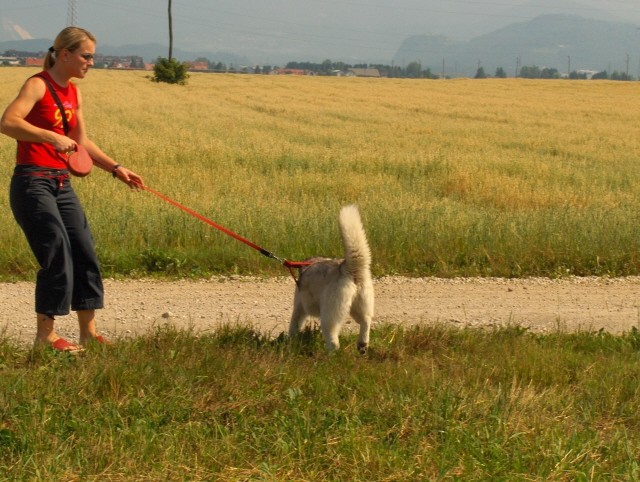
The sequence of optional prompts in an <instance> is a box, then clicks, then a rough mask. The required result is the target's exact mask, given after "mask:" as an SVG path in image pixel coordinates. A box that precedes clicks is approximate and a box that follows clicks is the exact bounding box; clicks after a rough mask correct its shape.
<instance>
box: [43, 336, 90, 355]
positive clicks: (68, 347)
mask: <svg viewBox="0 0 640 482" xmlns="http://www.w3.org/2000/svg"><path fill="white" fill-rule="evenodd" d="M49 346H50V347H51V348H53V349H54V350H55V351H67V352H70V353H77V352H81V351H83V350H84V348H82V347H81V346H79V345H76V344H75V343H70V342H68V341H67V340H65V339H64V338H58V339H57V340H56V341H54V342H53V343H51V344H50V345H49Z"/></svg>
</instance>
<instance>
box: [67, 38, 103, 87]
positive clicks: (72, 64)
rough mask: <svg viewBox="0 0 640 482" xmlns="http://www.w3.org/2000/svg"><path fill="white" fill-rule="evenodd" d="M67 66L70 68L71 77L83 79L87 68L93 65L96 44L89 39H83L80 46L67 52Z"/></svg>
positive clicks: (87, 70)
mask: <svg viewBox="0 0 640 482" xmlns="http://www.w3.org/2000/svg"><path fill="white" fill-rule="evenodd" d="M67 53H68V55H67V57H66V58H67V60H68V64H67V66H68V67H69V69H70V74H71V77H77V78H79V79H83V78H84V77H85V75H87V72H89V69H90V68H91V67H93V56H94V55H95V53H96V44H95V43H94V42H92V41H91V40H85V41H84V42H82V43H81V44H80V47H78V48H77V49H75V50H73V51H70V50H69V51H68V52H67Z"/></svg>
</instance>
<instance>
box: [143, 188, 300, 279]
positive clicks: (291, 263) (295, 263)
mask: <svg viewBox="0 0 640 482" xmlns="http://www.w3.org/2000/svg"><path fill="white" fill-rule="evenodd" d="M136 184H137V185H138V187H139V188H140V189H144V190H145V191H148V192H150V193H151V194H153V195H154V196H156V197H159V198H160V199H162V200H163V201H166V202H168V203H169V204H173V205H174V206H176V207H177V208H180V209H182V210H183V211H184V212H186V213H187V214H190V215H191V216H193V217H195V218H197V219H199V220H200V221H202V222H203V223H206V224H208V225H210V226H213V227H214V228H216V229H218V230H219V231H222V232H223V233H225V234H228V235H229V236H231V237H232V238H235V239H237V240H238V241H240V242H242V243H244V244H246V245H247V246H249V247H251V248H253V249H255V250H256V251H258V252H259V253H260V254H262V255H264V256H266V257H267V258H271V259H275V260H277V261H279V262H280V263H281V264H282V265H283V266H285V267H286V268H288V269H289V272H290V273H291V276H292V277H293V279H294V281H295V282H296V284H298V280H297V278H296V277H295V275H294V273H293V269H295V268H297V269H301V268H304V267H305V266H309V265H311V264H313V263H310V262H307V261H288V260H286V259H282V258H279V257H278V256H276V255H275V254H273V253H272V252H270V251H267V250H266V249H264V248H262V247H260V246H258V245H257V244H255V243H252V242H251V241H249V240H248V239H246V238H243V237H242V236H240V235H239V234H236V233H234V232H233V231H231V230H230V229H227V228H225V227H224V226H221V225H220V224H218V223H216V222H214V221H212V220H211V219H208V218H206V217H204V216H203V215H202V214H199V213H197V212H195V211H194V210H193V209H190V208H188V207H186V206H184V205H182V204H180V203H179V202H177V201H174V200H173V199H171V198H169V197H167V196H165V195H164V194H162V193H159V192H158V191H155V190H153V189H151V188H150V187H149V186H145V185H143V184H140V183H136Z"/></svg>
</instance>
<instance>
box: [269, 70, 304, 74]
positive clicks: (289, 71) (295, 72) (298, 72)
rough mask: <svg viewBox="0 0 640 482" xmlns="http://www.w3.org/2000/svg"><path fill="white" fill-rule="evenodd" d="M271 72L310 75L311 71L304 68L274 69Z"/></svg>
mask: <svg viewBox="0 0 640 482" xmlns="http://www.w3.org/2000/svg"><path fill="white" fill-rule="evenodd" d="M271 73H272V74H276V75H308V74H309V72H307V71H306V70H304V69H273V70H272V71H271Z"/></svg>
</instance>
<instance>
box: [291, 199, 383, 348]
mask: <svg viewBox="0 0 640 482" xmlns="http://www.w3.org/2000/svg"><path fill="white" fill-rule="evenodd" d="M338 222H339V227H340V236H341V238H342V244H343V248H344V255H345V257H344V259H343V260H339V259H332V258H319V257H316V258H309V259H308V260H307V261H310V262H312V263H313V264H312V265H311V266H309V267H307V268H305V269H303V270H302V271H301V273H300V278H299V280H298V289H297V290H296V295H295V298H294V306H293V313H292V316H291V323H290V325H289V334H290V335H295V334H296V333H297V332H298V331H299V329H300V327H301V325H302V323H303V322H304V320H305V319H306V318H307V317H308V316H316V317H319V318H320V328H321V330H322V332H323V335H324V337H325V342H326V345H327V348H328V349H331V350H332V349H337V348H338V347H339V341H338V334H339V331H340V328H341V326H342V322H343V321H344V319H345V318H346V317H347V315H349V314H351V316H352V317H353V318H354V319H355V320H356V321H357V322H358V323H359V324H360V336H359V338H358V348H359V349H360V351H364V350H365V349H366V347H367V345H368V343H369V329H370V325H371V320H372V317H373V283H372V281H371V272H370V267H371V250H370V248H369V243H368V241H367V236H366V234H365V231H364V228H363V226H362V220H361V219H360V213H359V211H358V208H357V207H356V206H353V205H351V206H345V207H343V208H342V209H341V210H340V216H339V219H338Z"/></svg>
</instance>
